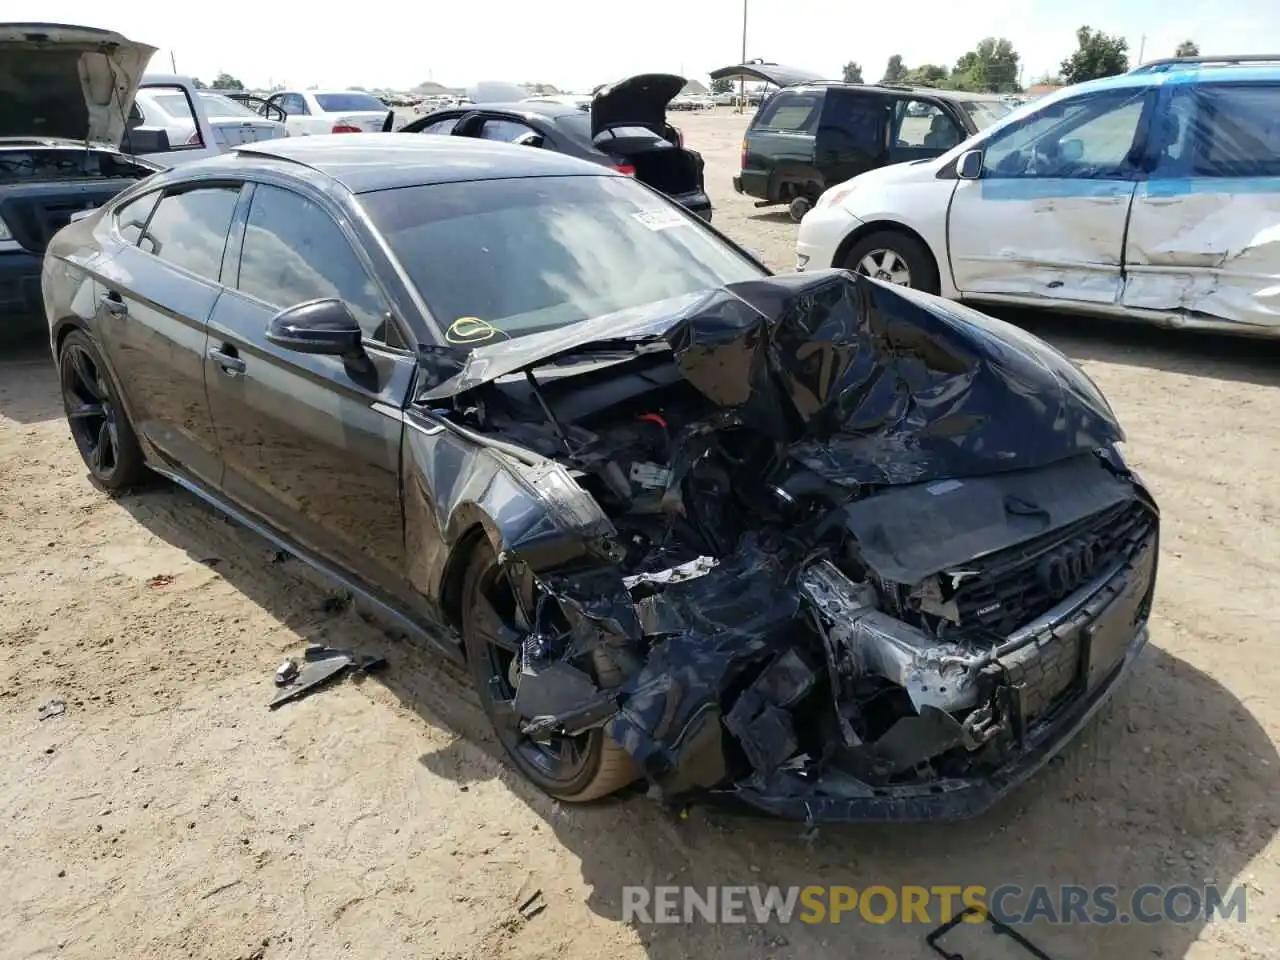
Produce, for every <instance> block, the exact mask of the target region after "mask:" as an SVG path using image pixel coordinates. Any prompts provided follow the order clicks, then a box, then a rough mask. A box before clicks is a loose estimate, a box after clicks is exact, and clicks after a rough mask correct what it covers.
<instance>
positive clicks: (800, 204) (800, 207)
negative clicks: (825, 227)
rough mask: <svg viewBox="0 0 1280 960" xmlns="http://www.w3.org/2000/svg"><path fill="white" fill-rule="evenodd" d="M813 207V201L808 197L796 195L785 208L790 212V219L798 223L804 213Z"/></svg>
mask: <svg viewBox="0 0 1280 960" xmlns="http://www.w3.org/2000/svg"><path fill="white" fill-rule="evenodd" d="M812 209H813V201H811V200H810V199H809V198H808V197H796V198H795V199H794V200H792V201H791V203H790V204H789V205H788V207H787V210H788V212H789V213H790V214H791V219H792V220H794V221H795V222H796V223H799V222H800V221H801V220H803V219H804V215H805V214H806V213H808V212H809V211H810V210H812Z"/></svg>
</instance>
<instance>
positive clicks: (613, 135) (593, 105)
mask: <svg viewBox="0 0 1280 960" xmlns="http://www.w3.org/2000/svg"><path fill="white" fill-rule="evenodd" d="M685 82H686V81H685V79H684V77H679V76H676V75H674V74H665V73H649V74H641V75H639V76H635V77H630V78H629V79H627V80H623V81H621V82H619V83H614V84H609V85H605V86H601V87H597V88H596V90H595V91H594V93H593V94H592V96H591V97H590V98H588V99H587V101H586V102H585V103H583V102H581V101H572V102H560V101H552V102H547V101H546V100H543V99H541V98H539V99H537V100H528V99H526V100H521V101H520V102H518V103H480V102H477V103H475V104H468V105H459V106H455V107H451V108H448V109H445V110H436V111H434V112H432V113H429V114H427V115H426V116H425V117H420V118H419V119H417V120H414V121H413V122H412V123H409V124H406V125H405V126H404V127H403V128H401V132H402V133H430V134H449V135H452V136H458V137H479V138H480V139H483V140H500V141H504V142H507V143H518V144H521V145H524V146H529V147H534V148H536V149H539V150H551V151H554V152H556V153H563V154H567V155H568V156H572V157H579V158H581V159H583V160H590V161H591V162H592V163H598V164H600V165H602V166H607V167H611V168H613V169H614V170H617V171H619V172H621V173H625V174H627V175H629V176H633V177H635V178H636V179H637V180H639V181H640V182H641V183H644V184H647V185H648V186H650V187H653V188H654V189H655V190H659V191H661V192H662V193H665V194H666V195H667V196H669V197H671V198H672V199H673V200H675V201H676V202H677V203H679V204H681V205H682V206H684V207H686V208H687V209H689V210H692V211H693V212H694V213H696V214H698V216H700V217H702V218H703V219H704V220H710V219H711V198H710V197H708V196H707V192H706V188H705V178H704V175H703V169H704V163H703V159H702V154H700V153H698V152H697V151H696V150H690V149H688V148H687V147H686V146H685V145H684V137H683V135H682V134H681V133H680V130H679V129H678V128H676V127H674V126H672V125H671V124H670V123H668V122H667V108H668V106H669V105H670V103H671V101H672V100H673V99H674V98H675V96H676V95H677V94H678V93H679V92H680V91H681V90H682V89H683V88H684V85H685ZM584 108H585V109H584Z"/></svg>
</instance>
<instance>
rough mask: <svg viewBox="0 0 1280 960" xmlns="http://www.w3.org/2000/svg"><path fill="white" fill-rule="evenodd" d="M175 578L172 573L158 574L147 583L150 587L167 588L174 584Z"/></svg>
mask: <svg viewBox="0 0 1280 960" xmlns="http://www.w3.org/2000/svg"><path fill="white" fill-rule="evenodd" d="M173 580H174V577H173V574H171V573H157V574H156V575H155V576H154V577H152V578H151V579H150V580H148V581H147V586H149V587H167V586H168V585H169V584H171V583H173Z"/></svg>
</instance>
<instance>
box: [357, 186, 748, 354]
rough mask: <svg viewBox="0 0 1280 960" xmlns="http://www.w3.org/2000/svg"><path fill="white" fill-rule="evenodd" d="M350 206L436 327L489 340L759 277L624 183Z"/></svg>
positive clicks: (444, 191)
mask: <svg viewBox="0 0 1280 960" xmlns="http://www.w3.org/2000/svg"><path fill="white" fill-rule="evenodd" d="M360 201H361V203H362V204H363V205H364V207H365V209H366V210H367V211H368V213H369V216H370V217H371V218H372V220H373V222H374V224H375V225H376V226H377V228H378V229H379V230H380V231H381V233H382V234H383V236H384V237H385V238H386V240H387V242H388V243H389V244H390V246H391V248H392V250H393V251H394V252H395V254H396V256H397V258H398V259H399V260H400V262H401V264H403V266H404V268H405V270H406V271H407V272H408V274H409V276H410V277H411V278H412V280H413V282H414V284H415V285H416V286H417V288H418V290H419V291H420V292H421V294H422V297H423V299H424V300H425V301H426V303H427V306H428V308H429V309H430V310H431V312H432V314H433V315H434V316H435V318H436V320H437V321H438V322H439V324H440V325H441V326H442V327H444V328H447V329H453V328H454V327H455V325H458V324H462V325H463V326H464V327H467V328H468V329H474V328H475V327H476V326H482V327H483V328H484V329H486V330H488V331H490V333H489V336H490V337H499V338H507V339H509V338H512V337H517V336H521V335H523V334H528V333H534V332H537V331H542V330H549V329H554V328H557V327H563V326H566V325H569V324H573V323H577V322H580V321H582V320H586V319H590V318H593V317H600V316H604V315H606V314H609V313H613V312H616V311H619V310H626V309H630V308H634V307H641V306H644V305H647V304H651V303H656V302H658V301H661V300H666V299H669V298H672V297H679V296H684V295H688V294H693V293H698V292H701V291H705V290H711V289H715V288H716V287H720V286H723V285H724V284H726V283H733V282H736V281H740V280H749V279H758V278H760V277H761V276H763V275H764V274H763V272H762V270H761V269H760V267H759V266H757V265H756V264H754V263H752V262H751V261H750V260H749V259H747V258H746V257H744V256H743V255H742V254H740V253H738V251H737V250H735V249H734V248H733V247H731V246H729V245H728V244H726V243H725V242H724V241H723V240H721V239H720V238H719V237H718V236H716V235H715V234H714V233H712V232H711V231H710V230H708V229H707V228H706V227H705V226H703V225H702V222H701V221H700V220H698V219H697V218H696V217H694V216H692V215H691V214H689V213H688V212H686V211H685V210H683V208H681V207H678V206H676V205H675V204H673V203H671V202H669V201H667V200H665V199H663V198H662V197H660V196H657V195H655V194H654V193H653V191H651V190H649V189H647V188H645V187H643V186H641V185H640V184H638V183H635V182H634V181H633V180H631V179H629V178H626V177H609V176H570V177H528V178H522V179H503V180H480V181H472V182H467V183H442V184H430V185H424V186H416V187H404V188H400V189H394V190H382V191H378V192H375V193H369V194H364V195H362V196H361V197H360ZM637 265H643V266H642V268H641V267H638V266H637ZM477 321H479V323H478V324H477Z"/></svg>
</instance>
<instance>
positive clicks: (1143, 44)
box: [1137, 33, 1147, 66]
mask: <svg viewBox="0 0 1280 960" xmlns="http://www.w3.org/2000/svg"><path fill="white" fill-rule="evenodd" d="M1146 49H1147V35H1146V34H1145V33H1144V34H1143V35H1142V39H1140V40H1139V41H1138V64H1137V65H1138V66H1142V55H1143V53H1145V52H1146Z"/></svg>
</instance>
